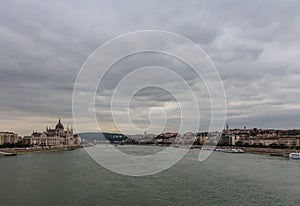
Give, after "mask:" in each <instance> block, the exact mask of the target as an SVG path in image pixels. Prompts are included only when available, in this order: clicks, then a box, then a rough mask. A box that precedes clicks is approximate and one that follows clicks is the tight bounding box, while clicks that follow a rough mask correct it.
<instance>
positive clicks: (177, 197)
mask: <svg viewBox="0 0 300 206" xmlns="http://www.w3.org/2000/svg"><path fill="white" fill-rule="evenodd" d="M119 147H120V148H122V150H124V151H126V150H128V151H134V152H136V153H141V154H142V153H143V151H147V150H149V148H150V150H155V149H159V148H156V147H150V146H148V147H143V146H119ZM198 152H199V150H196V149H195V150H191V151H190V152H189V153H188V154H187V155H186V157H185V158H184V159H183V160H181V161H180V162H179V163H178V164H176V165H175V166H173V167H171V168H170V169H168V170H166V171H163V172H161V173H159V174H155V175H152V176H146V177H128V176H122V175H119V174H115V173H112V172H110V171H108V170H107V169H104V168H103V167H101V166H99V165H98V164H96V163H95V162H94V161H93V160H92V159H91V158H90V157H89V156H88V155H87V154H86V152H85V150H84V149H79V150H74V151H67V152H48V153H34V154H27V155H19V156H16V157H6V158H0V168H1V170H0V182H1V186H0V205H1V206H11V205H14V206H18V205H22V206H27V205H28V206H35V205H43V206H47V205H51V206H52V205H53V206H54V205H55V206H57V205H70V206H77V205H78V206H83V205H88V206H90V205H101V206H111V205H113V206H115V205H120V206H127V205H130V206H134V205H137V206H140V205H143V206H147V205H155V206H160V205H166V206H167V205H168V206H169V205H178V206H182V205H187V206H192V205H230V206H232V205H299V203H300V161H292V160H288V159H286V158H283V157H270V156H266V155H255V154H246V153H245V154H227V153H218V152H214V153H213V154H212V155H211V156H210V157H209V158H208V159H207V160H206V161H205V162H198V161H197V158H198Z"/></svg>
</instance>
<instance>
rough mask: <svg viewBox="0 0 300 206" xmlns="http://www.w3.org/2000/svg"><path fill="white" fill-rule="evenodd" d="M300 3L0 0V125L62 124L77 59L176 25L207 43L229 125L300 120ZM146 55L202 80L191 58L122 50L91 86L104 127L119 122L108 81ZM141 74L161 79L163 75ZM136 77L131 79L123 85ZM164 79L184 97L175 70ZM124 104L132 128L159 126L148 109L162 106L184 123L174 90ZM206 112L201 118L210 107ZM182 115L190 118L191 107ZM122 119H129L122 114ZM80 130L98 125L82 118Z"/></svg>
mask: <svg viewBox="0 0 300 206" xmlns="http://www.w3.org/2000/svg"><path fill="white" fill-rule="evenodd" d="M299 11H300V2H299V1H296V0H295V1H292V0H287V1H280V0H269V1H268V0H262V1H261V0H254V1H244V2H242V3H241V1H238V0H222V1H221V0H216V1H201V0H200V1H192V0H191V1H180V2H175V1H155V0H152V1H138V0H136V1H130V0H129V1H114V0H112V1H88V2H87V1H78V0H73V1H67V0H59V1H58V0H51V1H50V0H48V1H47V0H46V1H38V0H18V1H17V0H11V1H1V2H0V96H1V101H0V114H1V116H0V130H1V131H14V132H17V133H19V134H20V135H30V134H31V132H32V131H35V130H37V131H42V130H44V129H45V128H46V126H54V125H55V124H56V122H57V121H58V117H61V119H62V122H63V123H64V124H65V125H73V115H72V94H73V88H74V85H75V81H76V78H77V76H78V73H79V71H80V69H81V67H82V65H83V63H84V62H85V61H86V60H87V58H88V57H89V55H90V54H91V53H92V52H94V51H95V50H96V49H97V48H98V47H99V46H101V45H102V44H104V43H105V42H107V41H109V40H111V39H113V38H115V37H117V36H119V35H123V34H125V33H128V32H135V31H140V30H163V31H168V32H173V33H176V34H179V35H182V36H184V37H186V38H188V39H190V40H191V41H193V42H195V43H196V44H197V45H198V46H199V47H201V48H202V49H203V51H204V52H205V53H206V54H207V55H208V56H209V58H210V59H211V60H212V62H213V63H214V65H215V67H216V69H217V71H218V73H219V75H220V78H221V80H222V83H223V85H224V91H225V94H226V104H227V110H226V123H228V124H229V127H231V128H242V127H244V126H247V127H249V128H252V127H257V128H300V118H299V117H300V104H299V102H300V87H299V82H300V62H299V57H300V39H299V36H300V27H299V24H300V13H299ZM150 44H153V42H148V45H150ZM145 45H147V44H146V43H145ZM118 49H120V48H117V50H118ZM191 55H192V54H191ZM151 64H154V65H160V66H165V67H172V68H173V69H174V70H175V71H178V72H179V74H181V76H182V77H183V79H185V80H186V81H188V82H190V85H191V86H192V87H193V88H198V89H199V88H200V90H201V91H204V90H205V88H204V87H203V85H202V86H201V84H202V83H203V82H202V83H201V81H200V82H199V80H197V78H195V75H194V74H193V72H192V71H191V70H189V69H188V68H187V65H184V64H183V62H180V61H178V60H176V59H175V60H174V59H171V57H170V56H167V55H163V54H160V55H157V54H140V55H136V56H133V57H130V58H128V59H125V60H124V61H123V62H119V63H118V64H116V65H115V66H114V67H113V68H112V70H111V72H110V73H109V74H107V77H106V78H105V80H106V81H105V82H104V83H103V85H102V86H103V87H102V88H105V89H102V90H101V87H99V89H98V92H97V98H96V116H97V118H98V120H99V122H100V124H101V129H102V130H103V131H117V129H116V127H115V126H114V125H113V123H112V118H111V115H109V106H110V104H109V99H105V97H106V95H105V94H107V93H109V94H110V95H111V94H112V92H113V91H114V88H113V87H112V86H113V85H116V83H117V82H118V81H120V78H121V77H123V76H124V75H125V74H126V72H128V70H129V69H130V68H132V67H134V66H140V67H141V66H151ZM153 69H154V70H155V68H153ZM118 71H121V72H119V73H118ZM180 72H181V73H180ZM145 74H146V76H147V77H149V78H152V79H159V80H161V81H160V82H166V81H164V79H165V78H166V77H167V76H168V75H165V76H164V75H163V73H161V75H158V74H159V73H156V72H152V73H151V72H150V73H145ZM141 79H142V77H140V80H141ZM135 84H136V82H133V81H131V83H130V82H127V86H125V88H130V87H131V86H134V85H135ZM167 84H168V85H169V86H170V85H171V88H172V89H174V91H175V90H176V93H177V92H178V94H179V95H182V96H181V97H184V95H185V94H186V93H187V92H186V90H183V89H182V87H179V86H178V85H176V79H172V78H171V79H168V81H167V83H165V84H164V86H168V85H167ZM123 88H124V87H123ZM203 89H204V90H203ZM105 92H106V93H105ZM200 96H201V98H202V100H203V101H202V104H203V105H204V107H203V108H202V111H204V113H205V108H206V107H207V108H208V107H209V105H207V104H208V103H207V98H208V94H207V92H205V91H204V92H202V94H201V95H200ZM118 98H119V99H117V100H116V101H117V102H119V103H120V104H117V106H116V108H118V106H119V108H121V109H124V108H123V107H121V106H122V104H121V103H122V102H124V101H125V100H124V101H123V99H122V98H125V97H124V96H122V95H120V96H119V97H118ZM129 110H130V111H131V113H130V119H131V121H132V123H134V124H135V125H136V127H137V128H138V130H136V131H130V130H129V131H127V132H128V133H136V132H141V133H142V131H147V132H148V133H159V131H160V129H158V128H155V127H153V128H152V129H149V130H148V127H149V125H150V122H151V118H150V119H149V116H152V118H153V119H157V120H156V123H157V124H162V123H163V122H161V121H162V119H163V118H161V117H162V116H167V117H168V118H167V119H168V120H170V121H168V123H167V126H166V127H165V130H168V131H175V130H176V128H177V127H178V125H179V124H180V115H179V113H180V110H179V106H178V104H177V103H176V98H174V96H172V94H171V93H168V91H166V90H163V89H160V88H155V87H151V88H146V89H141V90H139V91H138V92H137V93H136V94H135V96H133V97H132V99H131V102H130V106H129ZM162 110H164V111H162ZM115 111H117V112H119V113H120V114H121V111H120V110H118V109H116V110H115ZM202 117H203V118H202V120H201V121H202V124H203V125H205V124H206V123H207V121H209V114H204V115H202ZM185 118H187V119H190V121H191V122H193V121H194V120H193V117H191V116H187V117H185ZM120 119H121V120H120V121H121V124H122V125H123V127H124V128H126V127H128V125H126V121H124V120H125V119H123V120H122V115H121V117H120ZM154 126H155V125H154ZM189 129H190V128H188V127H187V128H186V129H185V131H188V130H189ZM79 130H84V131H97V128H95V127H93V126H91V125H89V124H88V123H87V124H86V125H85V127H84V128H80V129H79Z"/></svg>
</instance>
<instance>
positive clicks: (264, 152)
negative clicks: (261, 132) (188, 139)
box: [216, 146, 296, 157]
mask: <svg viewBox="0 0 300 206" xmlns="http://www.w3.org/2000/svg"><path fill="white" fill-rule="evenodd" d="M216 148H220V149H227V148H236V149H242V150H244V151H245V152H246V153H252V154H261V155H278V156H284V157H288V156H289V154H290V153H292V152H296V150H295V149H274V148H258V147H234V146H232V147H216Z"/></svg>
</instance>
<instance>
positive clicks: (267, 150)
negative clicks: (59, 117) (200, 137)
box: [0, 145, 296, 157]
mask: <svg viewBox="0 0 300 206" xmlns="http://www.w3.org/2000/svg"><path fill="white" fill-rule="evenodd" d="M137 146H138V145H137ZM148 146H156V145H148ZM80 148H84V146H82V145H80V146H72V147H70V146H63V147H51V148H49V147H47V148H45V147H44V148H42V147H26V148H0V152H5V153H11V154H16V155H25V154H31V153H39V152H59V151H69V150H75V149H80ZM230 148H235V149H242V150H244V151H245V153H251V154H259V155H272V154H277V155H278V156H283V157H288V156H289V153H292V152H296V149H278V148H276V149H275V148H257V147H235V146H217V147H215V149H230ZM190 149H201V147H191V148H190ZM3 156H4V155H1V154H0V157H3Z"/></svg>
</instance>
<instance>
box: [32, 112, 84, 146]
mask: <svg viewBox="0 0 300 206" xmlns="http://www.w3.org/2000/svg"><path fill="white" fill-rule="evenodd" d="M80 142H81V141H80V137H78V136H77V135H76V134H74V133H73V128H72V127H71V128H69V127H67V129H66V130H65V129H64V126H63V124H62V123H61V121H60V118H59V120H58V123H57V125H56V126H55V128H49V127H46V131H44V132H33V133H32V135H31V139H30V144H32V145H37V146H79V145H80Z"/></svg>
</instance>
